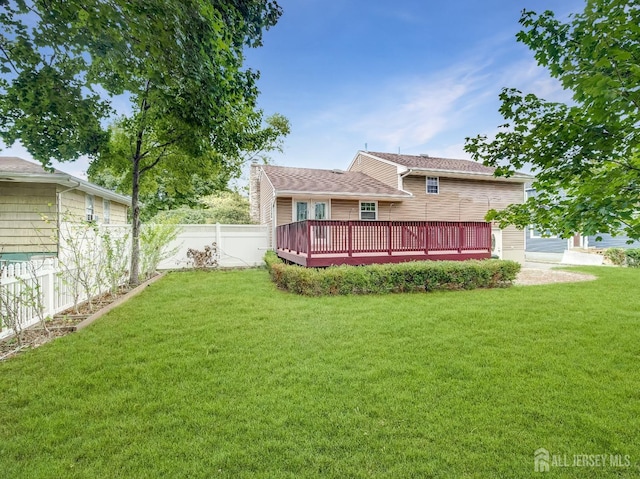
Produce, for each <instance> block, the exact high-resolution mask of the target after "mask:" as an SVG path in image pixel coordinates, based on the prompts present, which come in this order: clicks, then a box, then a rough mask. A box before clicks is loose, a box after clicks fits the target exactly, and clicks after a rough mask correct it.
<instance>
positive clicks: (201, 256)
mask: <svg viewBox="0 0 640 479" xmlns="http://www.w3.org/2000/svg"><path fill="white" fill-rule="evenodd" d="M187 258H189V264H190V265H191V266H193V267H194V268H196V269H207V268H217V267H218V245H217V244H216V243H215V242H213V243H211V245H206V246H205V247H204V250H203V251H200V250H197V249H193V248H189V249H188V250H187Z"/></svg>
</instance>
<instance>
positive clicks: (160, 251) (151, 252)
mask: <svg viewBox="0 0 640 479" xmlns="http://www.w3.org/2000/svg"><path fill="white" fill-rule="evenodd" d="M180 231H181V229H180V227H179V226H178V225H177V224H173V223H155V224H146V225H144V226H143V228H142V230H141V232H140V274H141V275H142V277H143V278H150V277H151V276H152V275H153V273H155V272H156V269H157V268H158V265H159V264H160V262H161V261H162V260H164V259H167V258H169V257H171V256H173V255H174V254H175V253H176V251H177V250H178V247H174V248H170V244H171V242H173V241H175V240H176V238H177V237H178V235H179V234H180Z"/></svg>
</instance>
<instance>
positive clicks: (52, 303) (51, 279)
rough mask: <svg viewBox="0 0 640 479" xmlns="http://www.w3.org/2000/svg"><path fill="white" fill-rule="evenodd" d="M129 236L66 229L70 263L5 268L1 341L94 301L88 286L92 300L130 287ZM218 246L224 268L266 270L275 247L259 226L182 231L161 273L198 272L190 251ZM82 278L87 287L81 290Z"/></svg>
mask: <svg viewBox="0 0 640 479" xmlns="http://www.w3.org/2000/svg"><path fill="white" fill-rule="evenodd" d="M129 230H130V228H129V227H123V226H108V225H103V226H100V229H99V230H95V231H94V230H91V229H87V228H86V227H82V226H80V225H71V224H69V225H66V226H65V227H64V228H63V229H61V246H60V248H61V253H60V254H61V259H63V260H65V262H64V263H63V262H61V261H59V260H58V259H57V258H46V259H39V260H33V261H26V262H21V263H10V264H5V265H4V266H2V268H1V269H0V271H1V274H0V300H1V301H0V338H4V337H7V336H9V335H11V334H12V333H13V329H12V328H11V327H10V325H9V324H8V323H9V322H10V321H17V322H18V324H19V329H20V330H22V329H24V328H27V327H29V326H32V325H34V324H36V323H38V321H39V320H40V318H46V317H50V316H53V315H55V314H57V313H60V312H62V311H64V310H66V309H69V308H71V307H72V306H74V305H75V304H78V303H81V302H83V301H85V300H87V299H89V298H88V297H87V294H86V289H87V288H86V287H84V285H86V284H90V286H88V288H89V289H91V291H92V295H99V294H102V293H105V292H107V291H108V290H109V289H110V288H111V287H112V286H113V284H114V282H116V283H117V282H120V283H122V282H124V281H126V277H127V271H126V269H127V268H128V256H129V248H128V247H126V251H125V250H123V249H121V248H120V247H118V248H116V246H117V241H118V240H122V241H123V242H124V241H125V240H126V241H127V244H128V238H129V236H128V235H129ZM105 233H108V234H105ZM212 243H216V246H217V255H216V259H217V261H218V266H219V267H223V268H227V267H247V266H257V265H260V264H262V262H263V257H264V254H265V252H266V250H267V249H268V247H269V230H268V227H267V226H259V225H220V224H216V225H181V226H180V233H179V235H178V237H177V238H176V239H175V240H174V241H173V242H171V243H170V244H169V246H168V248H166V250H167V251H170V252H171V253H172V255H171V256H170V257H168V258H166V259H164V260H163V261H161V263H160V264H159V266H158V269H177V268H189V267H192V264H191V262H190V261H189V258H188V257H187V252H188V250H189V249H194V250H198V251H202V250H204V248H205V246H207V245H209V246H211V245H212ZM107 250H109V251H111V253H112V254H111V256H112V258H111V259H110V260H107V259H105V258H106V257H107V252H106V251H107ZM114 256H115V258H113V257H114ZM116 260H118V261H117V263H118V265H117V266H118V268H116V270H115V277H114V276H113V275H114V272H113V271H111V276H110V271H109V268H108V267H107V265H111V266H112V267H113V266H114V264H115V263H114V261H116ZM83 264H84V265H86V267H85V268H82V265H83ZM76 265H77V266H78V267H79V268H80V269H77V267H76ZM78 273H83V274H78ZM77 278H81V279H82V281H83V283H84V284H79V283H78V280H77Z"/></svg>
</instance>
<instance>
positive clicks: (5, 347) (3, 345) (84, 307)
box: [0, 286, 132, 361]
mask: <svg viewBox="0 0 640 479" xmlns="http://www.w3.org/2000/svg"><path fill="white" fill-rule="evenodd" d="M131 290H132V288H131V287H129V286H122V287H120V289H119V290H118V291H117V292H116V293H115V294H112V293H105V294H103V295H101V296H98V297H96V298H93V300H92V302H91V305H89V302H88V301H85V302H83V303H81V304H80V305H78V309H77V311H76V308H73V307H72V308H69V309H67V310H65V311H63V312H61V313H58V314H56V315H55V316H54V317H53V318H49V319H48V320H47V321H46V327H47V329H46V330H45V329H44V328H43V327H42V325H40V324H35V325H33V326H31V327H29V328H27V329H24V330H22V332H21V334H20V339H21V341H18V338H17V337H15V336H11V337H8V338H5V339H2V340H0V361H2V360H5V359H8V358H11V357H13V356H15V355H17V354H19V353H21V352H23V351H27V350H29V349H35V348H38V347H40V346H42V345H43V344H46V343H48V342H50V341H53V340H54V339H56V338H59V337H61V336H66V335H67V334H70V333H73V332H74V331H75V330H76V326H77V325H78V324H79V323H81V322H82V321H84V320H85V319H87V318H88V317H89V316H90V315H92V314H95V313H96V312H97V311H99V310H101V309H102V308H105V307H107V306H109V305H110V304H111V303H113V302H114V301H116V300H118V299H120V298H121V297H122V296H124V295H125V294H127V293H128V292H129V291H131Z"/></svg>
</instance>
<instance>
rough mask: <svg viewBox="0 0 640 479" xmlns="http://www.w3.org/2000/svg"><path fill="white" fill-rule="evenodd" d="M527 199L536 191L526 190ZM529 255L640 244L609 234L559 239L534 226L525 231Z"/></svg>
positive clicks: (581, 235)
mask: <svg viewBox="0 0 640 479" xmlns="http://www.w3.org/2000/svg"><path fill="white" fill-rule="evenodd" d="M526 194H527V198H532V197H535V196H536V190H535V189H534V188H531V187H527V188H526ZM525 235H526V252H527V253H559V254H561V253H564V252H565V251H567V250H570V249H588V248H614V247H615V248H640V242H638V241H635V242H633V243H628V241H629V238H628V237H627V236H624V235H620V236H612V235H610V234H607V233H602V234H597V235H592V236H586V235H583V234H582V233H576V234H575V235H574V236H573V237H571V238H568V239H567V238H559V237H558V236H555V235H550V234H549V233H548V232H545V231H539V230H538V229H536V228H535V227H533V226H529V227H527V228H526V230H525Z"/></svg>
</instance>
